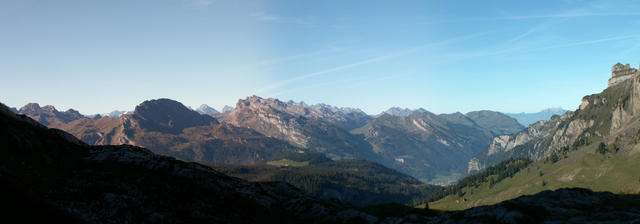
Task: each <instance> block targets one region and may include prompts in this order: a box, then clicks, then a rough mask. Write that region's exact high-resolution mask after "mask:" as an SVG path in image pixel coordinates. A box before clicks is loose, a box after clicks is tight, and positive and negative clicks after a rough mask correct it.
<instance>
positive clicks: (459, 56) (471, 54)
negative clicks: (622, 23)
mask: <svg viewBox="0 0 640 224" xmlns="http://www.w3.org/2000/svg"><path fill="white" fill-rule="evenodd" d="M630 39H640V34H633V35H622V36H613V37H606V38H600V39H593V40H584V41H576V42H570V43H563V44H556V45H549V46H544V47H530V48H526V47H520V46H515V47H508V48H502V49H490V50H484V51H475V52H463V53H454V54H448V55H442V56H441V57H440V59H441V60H443V61H449V62H451V61H454V60H464V59H469V58H478V57H488V56H497V55H508V54H521V53H530V52H536V51H545V50H552V49H558V48H567V47H575V46H583V45H592V44H599V43H605V42H612V41H620V40H630ZM639 44H640V43H639ZM638 47H640V46H638Z"/></svg>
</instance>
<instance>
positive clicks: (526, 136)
mask: <svg viewBox="0 0 640 224" xmlns="http://www.w3.org/2000/svg"><path fill="white" fill-rule="evenodd" d="M612 77H613V78H616V77H626V78H625V79H624V80H622V81H616V83H615V84H611V80H610V86H609V87H608V88H607V89H605V90H604V91H602V93H599V94H593V95H589V96H585V97H584V98H583V99H582V103H581V105H580V108H579V109H578V110H576V111H569V112H567V113H565V114H564V115H562V116H553V117H552V118H551V119H550V120H548V121H540V122H537V123H535V124H532V125H530V126H529V127H528V128H526V129H525V130H523V131H521V132H519V133H516V134H513V135H503V136H497V137H495V138H494V139H493V140H491V142H490V144H489V146H487V148H486V149H485V150H483V151H482V152H480V153H479V154H478V155H476V156H474V158H473V159H472V160H470V161H469V164H468V172H474V171H478V170H480V169H483V168H485V167H488V166H491V165H494V164H497V163H498V162H500V161H502V160H504V159H508V158H514V157H525V158H529V159H532V160H538V159H542V158H545V157H547V156H550V155H552V154H554V153H558V152H562V151H566V150H569V149H571V148H575V147H578V146H581V145H585V144H590V143H591V139H592V138H594V137H599V138H604V140H605V142H606V143H609V142H611V141H617V142H616V143H617V144H626V143H628V141H629V140H631V139H632V138H633V136H634V135H635V134H636V132H637V130H638V129H639V128H640V124H638V122H636V121H637V120H638V115H640V76H639V75H638V74H637V70H635V69H631V68H629V66H628V65H627V66H622V65H621V64H616V65H615V66H614V68H613V69H612ZM623 140H626V141H623Z"/></svg>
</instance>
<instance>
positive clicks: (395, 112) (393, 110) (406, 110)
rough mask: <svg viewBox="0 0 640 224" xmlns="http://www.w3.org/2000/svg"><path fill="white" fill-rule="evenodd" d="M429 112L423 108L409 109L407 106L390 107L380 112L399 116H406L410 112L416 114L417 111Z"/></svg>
mask: <svg viewBox="0 0 640 224" xmlns="http://www.w3.org/2000/svg"><path fill="white" fill-rule="evenodd" d="M426 112H429V111H427V110H425V109H423V108H418V109H415V110H412V109H409V108H400V107H392V108H389V109H388V110H386V111H384V112H382V113H383V114H390V115H393V116H399V117H406V116H409V115H411V114H418V113H426Z"/></svg>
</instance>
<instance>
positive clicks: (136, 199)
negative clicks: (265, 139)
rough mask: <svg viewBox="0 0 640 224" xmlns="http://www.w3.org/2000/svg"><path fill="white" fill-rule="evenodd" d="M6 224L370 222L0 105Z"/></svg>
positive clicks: (286, 189)
mask: <svg viewBox="0 0 640 224" xmlns="http://www.w3.org/2000/svg"><path fill="white" fill-rule="evenodd" d="M0 140H2V141H0V144H2V147H0V148H1V150H0V189H2V190H3V191H2V192H1V193H0V195H2V196H3V197H2V198H3V200H2V201H1V202H0V204H1V205H3V207H4V208H10V209H2V210H1V211H0V217H3V220H4V221H6V222H10V223H15V222H17V223H21V222H43V221H44V222H51V221H52V220H55V221H56V222H64V223H84V222H88V223H257V222H267V223H283V222H340V221H344V220H360V221H367V220H368V221H369V222H373V221H376V220H378V218H376V217H374V216H371V215H368V214H366V213H364V212H360V211H357V210H355V209H352V208H350V207H347V206H344V205H340V204H337V203H334V202H329V201H319V200H315V199H313V198H311V197H309V196H307V195H305V194H303V193H302V192H300V191H299V190H297V189H295V188H293V187H291V186H290V185H287V184H283V183H249V182H247V181H244V180H241V179H238V178H233V177H229V176H226V175H224V174H221V173H219V172H217V171H215V170H213V169H211V168H209V167H206V166H202V165H199V164H196V163H187V162H182V161H179V160H175V159H173V158H170V157H165V156H159V155H156V154H153V153H152V152H150V151H149V150H146V149H144V148H139V147H135V146H129V145H120V146H89V145H86V144H84V143H82V142H80V141H78V140H77V139H74V138H73V137H72V136H70V135H69V134H66V133H64V132H62V131H59V130H55V129H47V128H46V127H44V126H42V125H40V124H39V123H38V122H35V121H34V120H32V119H30V118H28V117H26V116H24V115H15V114H13V113H11V112H9V110H8V109H7V108H6V107H5V106H4V105H1V104H0Z"/></svg>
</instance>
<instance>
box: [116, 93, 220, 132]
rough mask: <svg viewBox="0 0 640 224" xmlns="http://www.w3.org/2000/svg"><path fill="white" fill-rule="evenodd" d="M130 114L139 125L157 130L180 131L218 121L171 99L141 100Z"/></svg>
mask: <svg viewBox="0 0 640 224" xmlns="http://www.w3.org/2000/svg"><path fill="white" fill-rule="evenodd" d="M123 116H125V117H127V116H130V117H131V118H133V119H135V120H137V121H138V122H139V124H140V127H142V128H145V129H148V130H151V131H159V132H168V133H180V132H181V131H182V130H183V129H185V128H189V127H195V126H204V125H209V124H210V123H218V121H217V120H216V119H215V118H213V117H210V116H206V115H201V114H199V113H198V112H195V111H193V110H190V109H189V108H187V107H186V106H184V105H183V104H182V103H180V102H178V101H175V100H171V99H157V100H148V101H144V102H142V103H141V104H140V105H138V106H136V109H135V110H134V112H133V113H132V114H131V115H123Z"/></svg>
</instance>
